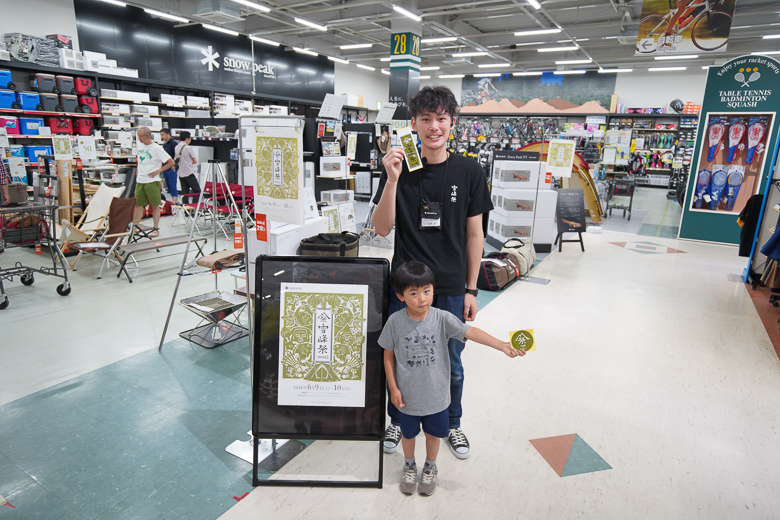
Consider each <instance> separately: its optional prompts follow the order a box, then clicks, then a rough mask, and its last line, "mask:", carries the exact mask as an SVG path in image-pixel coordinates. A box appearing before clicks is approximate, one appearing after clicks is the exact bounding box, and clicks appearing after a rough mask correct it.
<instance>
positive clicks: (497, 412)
mask: <svg viewBox="0 0 780 520" xmlns="http://www.w3.org/2000/svg"><path fill="white" fill-rule="evenodd" d="M168 220H170V219H163V233H164V234H166V235H168V234H179V233H182V232H184V228H183V227H177V228H176V229H175V230H170V229H169V226H170V225H169V223H168ZM627 239H628V240H633V241H650V242H653V243H654V244H659V245H662V246H665V247H672V248H674V249H679V250H683V251H685V253H679V254H641V253H639V252H637V251H634V250H631V249H630V248H621V247H618V246H615V245H612V244H610V242H625V241H626V240H627ZM585 240H586V243H585V248H586V251H585V253H581V252H580V251H579V248H577V247H574V246H572V247H566V248H564V250H563V252H562V253H557V252H555V253H553V254H551V255H550V256H549V257H548V258H547V259H546V260H545V261H544V262H543V263H542V264H541V265H540V266H539V267H538V268H537V269H535V271H534V273H533V274H534V276H536V277H543V278H549V279H550V283H549V284H548V285H538V284H530V283H517V284H514V285H513V286H512V287H511V288H510V289H508V290H507V291H506V292H505V293H503V294H501V295H500V296H499V297H498V298H496V300H495V301H493V302H492V303H490V304H489V305H488V306H487V307H486V308H485V309H483V310H482V312H481V313H480V314H479V316H478V319H477V322H476V325H477V326H480V327H482V328H484V329H485V330H487V331H489V332H490V333H492V334H494V335H497V336H501V335H506V333H507V332H508V331H509V330H515V329H516V328H525V327H530V328H533V329H534V330H535V332H536V336H537V342H538V347H539V350H538V352H535V353H530V354H528V355H527V356H526V357H525V358H519V359H515V360H509V359H507V358H505V357H503V356H502V355H501V354H499V353H496V352H494V351H486V350H485V348H484V347H482V346H479V345H469V346H468V348H467V349H466V352H465V354H464V365H465V368H466V391H465V395H464V408H465V414H464V429H465V431H466V433H467V434H468V435H469V438H470V440H471V443H472V447H473V455H472V456H471V457H470V458H469V459H467V460H465V461H460V460H457V459H455V458H454V457H453V456H452V455H451V454H450V453H449V452H448V451H447V450H446V449H442V451H441V454H440V457H439V467H440V479H441V480H440V489H439V490H438V491H437V492H436V494H435V495H434V496H432V497H430V498H423V497H420V496H411V497H404V496H403V495H401V493H400V492H399V491H398V487H397V486H398V478H399V470H400V466H401V463H402V457H401V455H400V454H399V453H396V454H393V455H388V456H385V459H384V460H385V473H384V476H385V486H384V488H383V489H382V490H354V489H328V488H326V489H316V488H315V489H306V488H258V489H256V490H255V491H253V492H252V493H251V494H250V495H249V496H247V497H246V498H245V499H243V500H242V501H241V502H239V503H237V504H236V505H235V506H234V507H233V508H232V509H231V510H230V511H228V512H227V513H226V514H225V515H223V517H222V518H225V519H233V518H251V517H257V516H263V517H264V518H304V517H309V518H338V519H346V518H385V517H391V516H393V517H395V516H404V517H415V518H416V517H423V516H425V517H446V518H485V517H488V516H492V517H494V518H518V517H524V518H625V517H628V516H632V517H638V518H652V519H656V518H686V519H687V518H702V519H704V518H707V519H709V518H757V519H758V518H761V519H766V518H773V517H776V515H777V513H776V512H777V511H778V510H780V483H778V479H777V477H776V475H777V467H780V448H778V445H777V431H778V428H780V420H778V417H779V416H778V414H777V410H778V408H780V362H779V361H778V358H777V356H776V354H775V352H774V350H773V348H772V345H771V343H770V342H769V339H768V337H767V335H766V333H765V331H764V329H763V327H762V325H761V323H760V321H759V319H758V316H757V313H756V311H755V309H754V307H753V305H752V303H751V301H750V298H749V296H748V295H747V293H746V290H745V287H744V285H743V284H741V283H739V282H738V281H735V280H736V279H737V278H736V277H735V276H734V275H737V274H739V273H740V272H741V271H742V269H743V268H744V261H743V259H740V258H739V257H737V256H736V250H735V249H734V248H732V247H723V246H714V245H708V244H699V243H691V242H682V241H676V240H671V239H663V238H652V239H651V238H648V237H641V236H637V237H631V236H630V235H626V234H623V233H613V232H608V231H605V232H603V233H602V234H591V233H588V234H586V235H585ZM220 246H221V247H220V248H222V247H226V245H225V243H224V242H221V243H220ZM362 251H363V253H364V254H377V253H380V254H381V253H383V252H385V251H372V250H370V249H368V248H363V249H362ZM31 257H33V258H32V259H31ZM41 258H42V257H34V255H32V253H31V252H30V251H28V250H8V251H6V252H5V253H3V254H2V255H0V266H4V265H7V264H8V263H10V262H11V261H12V260H17V259H18V260H20V261H23V262H28V261H35V260H39V259H41ZM179 262H180V259H179V258H176V257H174V258H166V259H158V260H154V261H151V262H146V263H142V265H143V266H144V268H143V269H142V272H141V273H140V275H139V276H138V278H137V279H136V282H135V283H133V284H128V283H127V281H126V280H125V279H124V278H122V279H117V278H115V277H114V276H112V274H111V273H109V274H108V275H107V276H105V277H104V279H103V280H95V278H94V277H95V276H96V274H97V269H98V265H99V262H97V261H96V259H89V258H87V259H84V260H82V264H81V268H80V269H79V271H78V272H76V273H73V275H72V284H73V292H72V293H71V295H70V296H67V297H60V296H58V295H57V294H56V292H55V290H54V288H55V287H56V285H58V284H59V282H60V281H59V280H56V279H51V278H46V277H37V278H36V283H35V285H33V286H32V287H24V286H22V285H21V284H20V283H19V282H18V281H16V282H15V283H12V284H11V283H7V284H6V292H7V293H8V295H9V297H10V298H11V305H10V307H9V308H8V309H6V310H3V311H0V338H1V339H0V356H2V363H0V404H3V403H8V402H10V401H13V400H15V399H18V398H20V397H22V396H24V395H27V394H30V393H33V392H36V391H38V390H41V389H44V388H47V387H49V386H52V385H54V384H56V383H58V382H61V381H65V380H68V379H70V378H72V377H75V376H77V375H80V374H84V373H87V372H90V371H92V370H94V369H96V368H98V367H100V366H104V365H107V364H110V363H112V362H115V361H117V360H120V359H124V358H126V357H129V356H131V355H133V354H135V353H137V352H140V351H143V350H146V349H152V348H156V347H157V345H158V343H159V340H160V335H161V333H162V328H163V324H164V321H165V315H166V313H167V311H168V306H169V304H170V301H171V296H172V292H173V288H174V285H175V283H176V277H175V272H176V270H177V269H178V265H179ZM220 276H221V278H220V283H221V284H222V285H221V286H222V287H225V288H232V287H233V281H232V280H231V279H230V277H229V276H224V275H220ZM213 284H214V282H213V279H212V278H211V277H210V276H193V277H188V278H185V279H183V281H182V284H181V288H180V291H179V295H180V297H185V296H190V295H197V294H202V293H204V292H207V291H209V290H211V289H212V288H213V287H214V285H213ZM196 322H197V319H196V318H195V317H194V316H193V315H192V314H191V313H189V312H188V311H186V310H184V309H182V308H181V307H179V306H178V305H177V306H176V307H175V308H174V314H173V320H172V323H171V327H170V330H169V333H168V334H169V338H173V337H175V335H176V334H178V332H179V331H181V330H184V329H186V328H190V327H192V326H194V325H195V323H196ZM570 433H577V434H579V435H580V436H581V437H582V438H583V439H584V440H585V441H586V442H587V443H588V444H589V445H590V446H591V447H592V448H593V449H595V450H596V451H597V452H598V453H599V454H600V455H601V456H602V457H604V459H605V460H606V461H607V462H608V463H609V464H610V465H611V466H612V467H613V468H614V469H612V470H607V471H601V472H597V473H589V474H584V475H576V476H571V477H563V478H561V477H558V475H557V474H556V473H554V472H553V470H552V469H551V468H550V466H549V465H548V464H547V463H546V462H545V461H544V460H543V459H542V457H541V456H540V455H539V454H538V453H537V452H536V450H535V449H534V448H533V447H532V446H531V445H530V443H529V442H528V441H529V440H530V439H536V438H541V437H548V436H554V435H564V434H570ZM337 448H338V449H337ZM422 455H423V452H422V451H421V446H420V447H418V459H419V458H421V457H422ZM364 462H365V464H367V465H369V468H371V467H373V466H371V465H372V464H375V455H374V454H373V451H372V452H371V453H369V454H367V455H366V456H365V457H362V456H361V455H360V451H359V450H355V449H351V450H347V451H345V450H343V449H342V448H340V447H331V446H329V445H328V444H327V443H324V442H315V443H314V445H313V446H312V447H311V448H309V449H307V450H306V451H304V452H303V454H302V455H300V456H299V457H297V458H296V459H294V460H293V462H292V463H291V467H290V468H285V470H284V471H286V472H287V471H289V472H293V471H296V470H299V471H304V472H306V473H309V474H329V473H330V472H331V470H332V468H333V467H334V466H337V465H348V466H353V467H356V468H357V469H355V473H357V474H363V473H365V471H364V470H363V469H361V468H362V467H363V466H362V464H363V463H364ZM139 499H141V500H143V498H139Z"/></svg>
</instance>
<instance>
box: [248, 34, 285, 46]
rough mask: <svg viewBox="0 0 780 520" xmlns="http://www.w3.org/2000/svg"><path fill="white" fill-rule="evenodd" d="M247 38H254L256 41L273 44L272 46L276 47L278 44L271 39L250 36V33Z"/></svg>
mask: <svg viewBox="0 0 780 520" xmlns="http://www.w3.org/2000/svg"><path fill="white" fill-rule="evenodd" d="M249 39H250V40H254V41H256V42H260V43H264V44H266V45H273V46H274V47H278V46H279V43H277V42H274V41H271V40H266V39H265V38H260V37H259V36H251V35H250V36H249Z"/></svg>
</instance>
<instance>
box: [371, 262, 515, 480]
mask: <svg viewBox="0 0 780 520" xmlns="http://www.w3.org/2000/svg"><path fill="white" fill-rule="evenodd" d="M433 286H434V277H433V273H432V272H431V270H430V269H429V268H428V266H426V265H425V264H423V263H422V262H414V261H413V262H407V263H405V264H402V265H400V266H399V267H398V269H397V270H396V271H395V273H394V275H393V287H394V288H395V290H396V293H397V296H398V299H399V300H401V301H402V302H404V303H405V304H406V308H405V309H404V310H401V311H399V312H396V313H394V314H392V315H391V316H390V318H389V319H388V320H387V323H386V324H385V328H384V329H383V330H382V334H381V335H380V336H379V345H380V346H381V347H382V348H384V349H385V354H384V363H385V372H386V374H387V386H388V387H389V388H390V399H391V400H392V402H393V404H394V405H395V406H396V408H397V409H398V410H399V411H400V412H401V436H402V439H401V446H402V447H403V450H404V457H405V459H406V461H405V462H404V469H403V473H402V475H401V492H403V493H405V494H407V495H409V494H412V493H414V489H415V487H416V485H417V464H416V463H415V461H414V439H415V437H417V435H418V434H419V433H420V424H421V423H422V429H423V431H424V432H425V448H426V460H425V467H424V468H423V471H422V476H421V478H420V487H419V489H418V491H419V493H420V494H421V495H432V494H433V492H434V491H436V483H437V481H438V476H437V475H438V471H437V469H436V456H437V455H438V453H439V444H440V440H439V439H442V438H446V437H447V435H448V434H449V413H448V407H449V405H450V361H449V354H448V350H447V343H448V341H449V339H450V338H458V339H460V340H461V341H463V340H464V338H465V339H470V340H473V341H476V342H477V343H482V344H483V345H487V346H489V347H493V348H494V349H496V350H500V351H502V352H503V353H504V354H506V355H507V356H509V357H516V356H522V355H524V354H525V352H524V351H518V350H515V349H513V348H512V346H511V345H510V344H509V342H507V341H500V340H498V339H496V338H494V337H493V336H491V335H490V334H488V333H487V332H484V331H482V330H480V329H478V328H476V327H470V326H469V325H467V324H465V323H462V322H461V321H460V320H459V319H458V318H456V317H455V316H454V315H453V314H451V313H449V312H446V311H442V310H440V309H437V308H435V307H432V305H433V300H434V295H433Z"/></svg>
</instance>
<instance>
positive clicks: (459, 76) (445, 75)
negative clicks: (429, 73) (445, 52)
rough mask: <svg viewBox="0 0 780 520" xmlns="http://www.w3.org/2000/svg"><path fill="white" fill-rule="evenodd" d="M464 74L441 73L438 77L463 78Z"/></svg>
mask: <svg viewBox="0 0 780 520" xmlns="http://www.w3.org/2000/svg"><path fill="white" fill-rule="evenodd" d="M463 76H464V75H463V74H441V75H439V76H438V77H439V78H441V79H455V78H462V77H463Z"/></svg>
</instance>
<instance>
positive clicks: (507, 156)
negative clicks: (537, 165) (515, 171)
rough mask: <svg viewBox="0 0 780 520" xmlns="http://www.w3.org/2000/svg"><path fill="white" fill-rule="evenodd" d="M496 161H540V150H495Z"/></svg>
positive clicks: (494, 157) (494, 158)
mask: <svg viewBox="0 0 780 520" xmlns="http://www.w3.org/2000/svg"><path fill="white" fill-rule="evenodd" d="M493 160H494V161H538V160H539V152H516V151H514V150H495V151H494V152H493Z"/></svg>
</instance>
